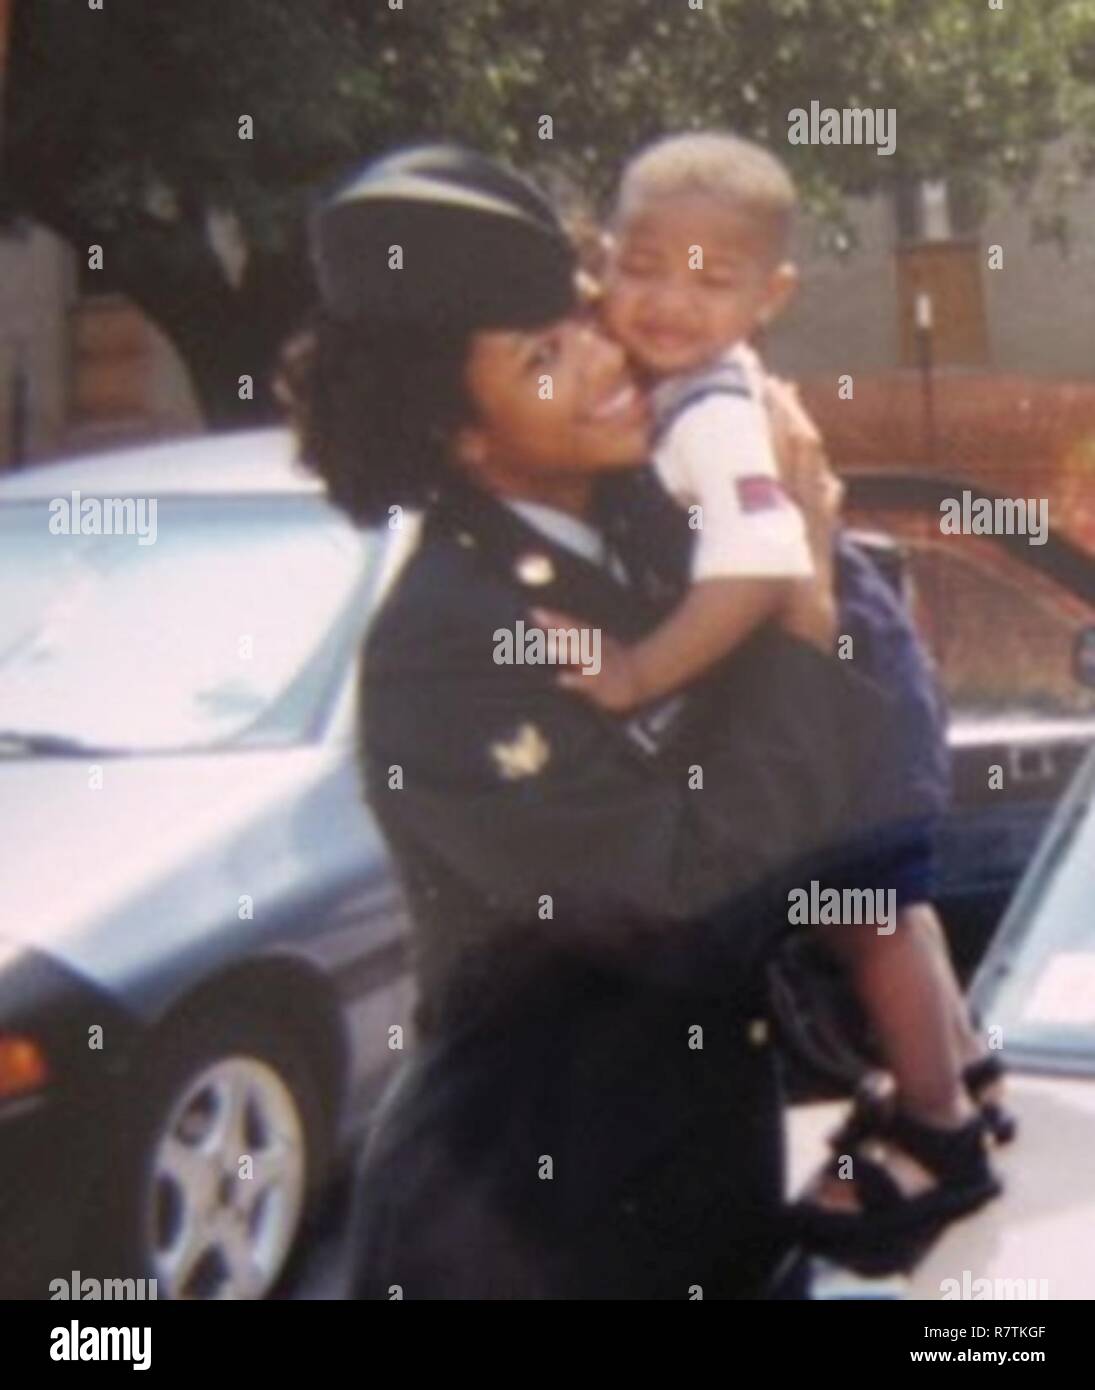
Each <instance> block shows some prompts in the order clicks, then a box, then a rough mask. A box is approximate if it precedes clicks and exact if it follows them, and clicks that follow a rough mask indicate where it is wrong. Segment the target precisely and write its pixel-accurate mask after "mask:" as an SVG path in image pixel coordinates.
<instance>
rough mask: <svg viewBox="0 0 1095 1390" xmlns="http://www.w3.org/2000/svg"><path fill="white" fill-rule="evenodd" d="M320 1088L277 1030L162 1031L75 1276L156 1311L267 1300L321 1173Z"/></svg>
mask: <svg viewBox="0 0 1095 1390" xmlns="http://www.w3.org/2000/svg"><path fill="white" fill-rule="evenodd" d="M318 1077H319V1069H318V1068H317V1067H315V1066H314V1065H313V1064H312V1062H311V1061H310V1059H309V1057H308V1056H307V1053H306V1050H305V1049H304V1047H302V1046H301V1045H300V1044H299V1042H298V1040H297V1039H296V1038H295V1037H294V1036H293V1035H292V1034H288V1033H287V1032H286V1030H285V1027H284V1025H283V1024H282V1025H277V1024H275V1023H274V1022H273V1021H272V1020H266V1019H256V1018H255V1017H254V1016H249V1017H247V1018H246V1019H244V1018H235V1019H233V1018H230V1017H229V1018H225V1017H224V1016H223V1015H222V1016H219V1017H217V1018H216V1019H209V1018H204V1019H201V1020H195V1019H191V1020H189V1021H187V1022H186V1023H185V1024H182V1025H176V1026H172V1027H169V1029H168V1030H167V1032H166V1033H164V1034H163V1035H161V1036H160V1037H159V1038H158V1039H157V1040H156V1041H155V1042H154V1044H153V1047H152V1049H151V1054H150V1060H149V1062H148V1063H147V1064H145V1065H142V1066H141V1067H140V1069H139V1073H138V1074H137V1075H136V1076H134V1078H133V1081H134V1084H133V1086H132V1087H131V1088H127V1089H128V1090H129V1099H128V1100H127V1102H126V1104H125V1107H124V1113H123V1114H122V1116H121V1117H120V1118H121V1122H120V1123H119V1124H118V1126H117V1129H116V1134H115V1137H114V1139H113V1141H112V1142H111V1143H110V1145H109V1148H110V1155H109V1158H108V1161H107V1163H106V1165H105V1168H104V1175H103V1180H102V1184H101V1194H100V1200H99V1201H97V1202H96V1203H95V1211H94V1214H93V1217H92V1220H91V1221H90V1223H89V1226H88V1230H87V1232H86V1233H85V1241H84V1246H85V1251H86V1252H87V1253H85V1255H84V1256H83V1263H82V1266H81V1267H82V1268H83V1269H85V1270H86V1269H88V1268H89V1267H90V1266H94V1267H95V1268H96V1269H98V1270H102V1274H101V1275H100V1277H101V1278H135V1279H140V1278H143V1279H145V1280H149V1279H155V1280H156V1292H155V1294H154V1295H152V1296H155V1297H158V1298H262V1297H265V1296H267V1295H268V1294H270V1293H271V1292H272V1291H274V1290H276V1289H277V1288H278V1287H279V1281H281V1280H282V1277H283V1275H284V1272H285V1270H286V1267H287V1265H288V1264H289V1261H290V1257H291V1255H292V1253H293V1249H294V1247H295V1246H296V1245H297V1244H298V1242H299V1238H300V1236H301V1234H302V1232H303V1231H304V1230H305V1228H306V1227H307V1225H308V1223H309V1221H310V1218H311V1216H312V1214H313V1212H314V1208H315V1204H316V1199H317V1196H318V1195H319V1193H320V1191H321V1190H322V1187H323V1184H324V1182H325V1179H326V1176H327V1173H328V1170H329V1166H330V1156H331V1132H332V1124H331V1118H330V1114H329V1111H328V1109H327V1107H325V1106H324V1104H323V1101H322V1095H321V1086H320V1084H319V1080H318ZM147 1287H148V1286H147V1285H146V1289H147Z"/></svg>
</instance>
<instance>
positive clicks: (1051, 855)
mask: <svg viewBox="0 0 1095 1390" xmlns="http://www.w3.org/2000/svg"><path fill="white" fill-rule="evenodd" d="M973 1002H974V1006H975V1008H976V1009H977V1011H978V1013H979V1014H980V1017H981V1021H982V1024H983V1025H984V1026H985V1027H986V1028H992V1027H998V1028H999V1029H1000V1030H1001V1034H1000V1036H1001V1041H1002V1043H1003V1046H1004V1048H1005V1050H1006V1051H1007V1052H1009V1053H1013V1054H1015V1055H1016V1056H1017V1057H1019V1058H1022V1059H1025V1060H1027V1061H1030V1062H1034V1063H1036V1064H1044V1065H1047V1066H1049V1067H1051V1068H1053V1069H1057V1068H1060V1069H1062V1070H1069V1071H1081V1072H1095V750H1093V751H1092V752H1091V753H1090V754H1089V755H1088V758H1087V760H1086V762H1085V763H1084V765H1083V767H1082V768H1081V769H1080V771H1079V772H1078V773H1077V776H1076V780H1075V782H1074V783H1073V786H1072V788H1071V790H1070V791H1069V793H1068V795H1067V796H1066V797H1065V799H1064V801H1063V803H1062V805H1061V806H1060V808H1059V809H1058V811H1057V814H1056V818H1055V820H1054V822H1053V824H1052V825H1051V826H1050V828H1049V830H1048V831H1047V833H1046V837H1045V839H1044V840H1043V842H1042V847H1041V849H1040V850H1039V852H1038V854H1037V856H1036V857H1035V859H1034V862H1033V863H1032V864H1031V867H1030V869H1029V870H1028V872H1027V875H1026V877H1025V878H1024V880H1023V882H1022V884H1021V885H1020V888H1019V890H1018V892H1017V893H1016V896H1015V898H1014V900H1013V902H1012V904H1011V906H1010V908H1009V909H1008V913H1007V916H1006V918H1005V920H1004V922H1003V923H1002V924H1001V927H1000V931H999V934H998V936H997V939H996V941H995V942H994V944H993V946H992V948H991V950H990V952H989V955H988V957H987V958H986V960H985V962H984V964H983V966H982V967H981V970H980V972H979V973H978V977H977V979H976V981H975V982H974V987H973Z"/></svg>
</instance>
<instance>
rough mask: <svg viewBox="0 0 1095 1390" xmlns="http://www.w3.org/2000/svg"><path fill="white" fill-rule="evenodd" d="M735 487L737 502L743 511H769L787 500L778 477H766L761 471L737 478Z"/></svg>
mask: <svg viewBox="0 0 1095 1390" xmlns="http://www.w3.org/2000/svg"><path fill="white" fill-rule="evenodd" d="M737 487H738V504H739V506H740V507H741V509H742V511H743V512H770V511H772V510H774V509H775V508H776V507H782V506H783V505H784V503H785V502H786V500H787V494H786V493H785V492H784V491H783V484H782V483H781V482H780V481H779V479H778V478H768V477H766V476H765V475H764V474H763V473H761V474H757V475H755V476H753V477H751V478H739V479H738V483H737Z"/></svg>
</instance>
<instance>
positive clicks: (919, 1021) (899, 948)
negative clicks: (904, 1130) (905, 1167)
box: [823, 905, 975, 1128]
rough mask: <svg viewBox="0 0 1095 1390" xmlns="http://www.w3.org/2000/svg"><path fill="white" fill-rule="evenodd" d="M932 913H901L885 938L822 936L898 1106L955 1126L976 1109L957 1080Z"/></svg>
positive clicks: (863, 931) (952, 988) (948, 993)
mask: <svg viewBox="0 0 1095 1390" xmlns="http://www.w3.org/2000/svg"><path fill="white" fill-rule="evenodd" d="M934 916H935V914H934V913H933V912H932V910H931V909H930V908H926V909H925V907H924V906H923V905H916V906H914V907H908V908H903V909H902V910H901V911H900V912H899V913H898V919H897V927H896V930H895V931H893V932H892V933H891V934H890V935H889V936H881V935H879V934H878V933H877V932H876V931H875V930H874V929H873V928H864V927H849V926H835V927H830V928H823V931H824V934H825V939H826V941H827V942H828V943H829V944H831V946H832V948H833V949H834V950H835V951H836V953H837V954H838V955H839V956H840V957H841V959H843V960H844V961H845V963H846V964H847V966H848V969H849V970H850V972H851V975H852V979H853V981H854V983H855V987H856V993H857V995H858V997H859V1000H860V1002H861V1003H862V1005H863V1008H864V1009H865V1011H866V1013H867V1016H868V1018H869V1020H870V1023H871V1026H872V1028H873V1029H874V1032H875V1035H876V1036H877V1038H878V1041H879V1043H880V1045H881V1047H882V1051H883V1055H884V1056H885V1059H886V1062H887V1064H888V1066H889V1068H890V1070H891V1071H892V1072H893V1075H894V1079H895V1081H896V1083H897V1089H898V1094H899V1096H900V1098H901V1105H902V1108H903V1109H904V1110H905V1111H906V1112H907V1113H908V1114H909V1115H911V1116H912V1117H913V1118H914V1119H917V1120H920V1121H922V1122H923V1123H925V1124H933V1125H938V1126H940V1127H943V1128H957V1127H958V1126H960V1125H962V1124H965V1123H966V1122H967V1121H968V1120H969V1119H970V1118H971V1117H972V1116H973V1114H974V1113H975V1111H974V1107H973V1104H972V1102H971V1101H970V1099H969V1097H968V1096H967V1094H966V1090H965V1086H964V1085H963V1082H962V1076H961V1069H962V1066H963V1065H964V1062H965V1060H966V1059H965V1057H964V1056H963V1054H962V1049H961V1046H960V1038H959V1030H958V1028H957V1026H956V1018H957V1007H958V1006H960V1005H961V995H960V994H959V992H958V987H957V982H956V981H955V979H954V974H953V971H952V970H951V969H950V963H949V960H947V959H946V958H945V957H944V955H943V953H942V952H941V950H940V947H939V942H938V941H937V939H936V938H935V936H934ZM967 1027H968V1025H967ZM971 1031H972V1030H971Z"/></svg>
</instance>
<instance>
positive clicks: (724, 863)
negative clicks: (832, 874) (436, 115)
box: [296, 147, 878, 1298]
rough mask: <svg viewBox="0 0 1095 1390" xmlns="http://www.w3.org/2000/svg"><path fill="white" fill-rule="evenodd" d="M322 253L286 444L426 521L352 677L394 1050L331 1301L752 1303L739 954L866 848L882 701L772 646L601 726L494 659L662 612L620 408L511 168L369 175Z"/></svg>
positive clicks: (766, 1219)
mask: <svg viewBox="0 0 1095 1390" xmlns="http://www.w3.org/2000/svg"><path fill="white" fill-rule="evenodd" d="M313 233H314V247H315V261H316V271H317V278H318V282H319V288H320V296H321V308H320V310H319V312H318V316H317V320H316V324H315V326H314V330H313V333H312V335H311V337H310V339H309V341H308V344H307V348H306V349H302V350H301V351H300V352H298V354H297V361H296V375H297V381H298V389H299V391H300V404H301V408H302V415H301V421H300V427H301V430H302V435H303V444H304V453H305V456H306V457H307V458H308V460H309V461H310V462H311V463H312V464H313V466H314V467H315V468H316V469H317V470H318V471H319V472H320V473H321V474H322V475H323V477H324V478H325V479H326V481H327V483H328V486H329V489H330V494H331V496H332V498H333V500H334V501H335V502H336V503H337V504H338V505H340V506H342V507H344V508H345V509H346V510H347V511H348V512H349V513H350V514H351V515H352V516H353V517H355V518H356V519H358V520H360V521H371V520H376V519H384V520H388V519H389V518H390V517H393V516H396V517H398V516H399V515H401V513H400V512H394V511H393V510H392V509H393V508H400V509H402V508H408V507H410V508H418V509H421V511H422V514H423V515H422V530H421V535H420V538H419V541H418V543H417V546H416V548H415V549H414V552H413V554H412V555H411V556H410V558H409V559H408V560H407V562H406V564H405V566H404V567H403V569H402V571H401V572H400V574H399V575H398V577H397V578H396V579H395V581H394V583H393V585H392V587H391V589H390V591H389V593H388V595H387V598H386V600H385V602H384V604H383V606H382V609H381V611H380V612H379V614H378V615H377V616H376V618H375V620H374V622H373V624H372V626H371V629H370V633H369V636H368V639H367V644H366V650H365V653H364V659H363V663H362V671H363V689H362V702H361V707H362V720H363V722H362V728H361V731H360V753H361V759H362V770H363V779H364V787H365V792H366V795H367V797H368V800H369V803H370V805H371V806H372V807H373V809H374V811H375V813H376V815H377V816H378V818H379V821H380V823H381V825H382V827H383V829H384V831H385V834H386V836H387V838H388V840H389V843H390V845H391V848H392V850H393V852H394V855H395V858H396V861H397V865H398V868H399V870H400V873H401V876H402V878H403V881H404V883H405V886H406V890H407V893H408V896H409V902H410V906H411V909H412V917H413V922H414V940H413V948H414V964H415V970H416V980H417V986H418V996H419V1005H418V1013H417V1026H418V1032H419V1037H418V1039H417V1040H416V1045H415V1047H414V1049H413V1052H412V1056H411V1058H410V1060H409V1061H408V1062H407V1063H405V1064H404V1066H403V1069H402V1071H401V1073H400V1075H399V1076H398V1078H397V1080H396V1082H395V1084H394V1085H393V1087H392V1088H391V1090H390V1092H389V1094H388V1095H387V1096H386V1097H385V1100H384V1102H383V1103H382V1106H381V1107H380V1111H379V1113H378V1115H377V1117H376V1121H375V1124H374V1126H373V1133H372V1137H371V1140H370V1143H369V1146H368V1148H367V1151H366V1153H365V1156H364V1159H363V1161H362V1164H361V1167H360V1171H359V1173H358V1178H357V1200H356V1208H355V1216H354V1228H353V1269H354V1273H353V1293H354V1294H355V1295H356V1296H359V1297H378V1298H391V1297H407V1298H423V1297H425V1298H431V1297H432V1298H450V1297H452V1298H474V1297H487V1298H494V1297H511V1298H513V1297H517V1298H538V1297H580V1298H616V1297H644V1298H645V1297H677V1298H688V1297H697V1296H701V1295H702V1296H706V1297H752V1296H757V1295H759V1294H760V1293H761V1292H762V1291H763V1290H765V1288H766V1287H768V1281H769V1280H770V1278H771V1276H772V1273H773V1270H774V1269H775V1267H776V1265H777V1263H778V1260H779V1258H780V1255H781V1253H782V1250H783V1246H784V1240H785V1237H784V1233H783V1231H782V1229H781V1224H780V1219H781V1218H780V1212H781V1201H782V1191H781V1188H782V1180H783V1167H782V1153H781V1120H780V1094H779V1089H778V1083H777V1076H776V1071H775V1066H774V1062H773V1056H772V1050H771V1047H770V1045H769V1037H768V1030H767V1019H766V1008H767V1004H766V992H765V987H764V964H765V961H766V959H767V957H768V955H769V953H770V951H771V949H772V944H773V942H774V941H775V940H777V939H778V937H779V935H780V933H781V931H782V930H785V929H786V922H787V906H786V904H787V891H788V885H789V884H793V883H795V882H801V881H802V877H803V873H804V872H806V873H808V872H809V870H808V869H804V866H805V865H810V864H813V863H815V862H820V858H821V857H822V856H823V855H824V853H825V852H826V850H827V847H830V846H832V845H834V844H836V843H839V842H840V841H841V839H842V838H843V837H845V836H847V835H850V834H852V833H854V821H855V816H856V807H857V802H858V800H859V790H860V789H861V788H862V787H863V785H864V780H863V779H864V777H865V775H866V771H865V767H864V765H863V764H862V763H861V762H860V761H859V759H860V758H862V759H863V760H864V761H869V759H870V748H871V730H872V728H873V727H875V720H876V716H877V714H878V709H877V696H876V694H875V692H874V691H873V690H872V689H870V688H868V687H867V686H865V685H864V684H863V683H862V682H860V681H859V680H858V678H857V677H855V676H854V675H852V674H850V673H849V672H848V671H847V670H846V669H845V668H844V667H843V666H842V665H841V664H840V663H838V662H836V661H834V660H832V659H830V658H828V657H826V656H824V655H822V654H821V652H819V651H818V650H817V649H816V648H815V647H814V646H812V645H810V643H809V642H806V641H803V640H800V639H797V638H793V637H790V636H785V635H783V634H781V633H778V632H767V633H764V634H761V635H760V636H758V637H757V638H755V639H754V640H753V642H752V643H750V645H749V647H748V648H747V649H745V650H744V651H743V652H741V653H739V654H738V655H736V656H735V657H734V658H733V659H732V660H731V661H729V662H727V663H725V664H724V666H723V667H722V668H720V669H719V670H718V671H717V672H715V673H712V674H711V675H709V676H707V677H705V678H704V679H703V680H702V681H700V682H699V683H697V685H696V686H695V687H693V688H692V689H690V690H689V691H687V692H686V693H685V694H684V695H683V696H678V697H675V698H674V699H673V700H671V701H669V702H667V703H666V704H664V705H662V706H659V707H656V708H654V709H647V710H643V711H640V713H639V715H638V716H637V717H635V718H632V719H626V720H624V719H617V718H615V717H612V716H609V715H607V714H605V713H603V712H600V711H598V710H597V709H596V708H595V707H594V706H593V705H592V704H590V703H589V702H587V701H585V700H579V699H577V698H575V697H574V696H573V695H571V694H569V693H568V692H566V691H564V690H562V689H561V688H560V686H559V684H558V676H559V671H558V669H557V668H555V667H553V666H551V665H535V664H528V663H522V664H512V665H506V664H499V663H497V662H496V660H495V653H496V650H497V648H498V642H497V640H496V639H497V634H498V633H499V632H500V631H501V632H506V631H508V632H515V631H516V630H517V624H518V623H519V622H524V623H526V624H527V623H529V622H530V621H531V617H530V614H531V612H532V610H534V609H535V608H537V607H539V606H541V605H542V606H544V607H547V608H550V609H553V610H560V611H564V612H573V613H576V614H580V615H581V616H582V618H583V619H584V620H586V621H587V622H588V623H590V624H591V625H593V626H594V627H595V628H596V629H597V630H598V632H599V633H601V634H603V637H604V640H606V641H610V640H612V639H613V638H616V639H623V640H633V639H634V638H636V637H637V636H639V635H640V634H642V633H643V632H644V631H646V630H648V629H649V628H650V627H651V626H652V625H653V624H654V623H655V622H656V621H657V620H658V618H659V617H660V616H661V615H662V614H663V613H664V612H665V611H666V609H667V607H668V606H669V605H670V604H671V603H672V602H673V600H674V598H675V596H676V594H677V592H678V587H677V586H678V583H679V580H680V577H681V576H683V573H684V565H683V559H684V554H685V547H686V545H687V535H686V534H681V531H680V528H681V526H682V525H683V523H681V522H680V521H679V519H678V520H676V521H672V520H670V519H669V514H670V513H672V515H673V516H674V517H676V516H677V513H676V509H675V508H671V507H669V505H668V504H666V506H665V508H664V513H665V514H664V515H660V516H659V518H658V525H659V526H664V527H667V528H672V527H674V526H675V527H676V528H677V530H675V531H674V530H668V531H666V530H662V531H660V532H659V534H662V535H667V536H669V537H670V538H671V539H670V541H667V543H666V546H665V549H664V553H663V554H661V555H658V556H653V555H651V554H650V553H649V552H648V551H647V552H646V553H644V548H643V546H642V545H641V543H640V542H641V539H642V537H644V536H646V535H648V534H650V532H649V530H648V528H647V526H646V518H647V517H648V516H649V515H650V514H651V513H652V512H654V511H658V509H659V506H660V502H659V497H658V495H657V493H656V490H655V489H653V488H652V487H651V485H650V477H649V474H648V473H647V472H646V471H645V470H644V469H643V468H642V467H641V466H640V465H641V463H642V461H643V459H644V457H645V454H646V449H647V444H648V423H649V422H648V418H647V414H646V409H645V405H644V403H643V401H642V399H641V397H640V396H639V394H638V393H637V392H636V391H635V388H634V386H633V385H632V383H631V381H630V378H629V376H628V373H627V370H626V366H625V363H624V360H623V357H622V355H621V353H620V351H619V349H618V348H616V347H615V346H614V345H613V344H612V343H610V342H609V341H608V340H607V339H605V338H604V337H602V336H601V335H600V334H599V333H598V332H597V331H596V329H595V328H594V326H593V325H592V324H591V323H590V322H588V321H586V319H585V318H583V316H582V314H581V313H580V311H579V306H578V305H577V303H576V300H575V292H574V269H575V268H574V257H573V253H572V250H571V247H570V244H569V242H568V240H567V238H566V236H565V235H564V233H563V231H562V229H561V228H560V226H559V224H558V222H557V220H556V218H555V216H554V214H553V212H552V210H551V208H550V207H549V206H548V204H547V203H546V202H545V201H544V199H543V198H542V197H541V196H540V194H539V193H538V192H537V191H536V190H535V189H534V188H533V187H532V186H531V185H529V184H527V183H526V182H525V181H524V180H522V179H520V178H518V177H517V176H515V175H513V174H511V173H509V172H508V171H505V170H503V169H502V168H500V167H499V166H497V165H495V164H493V163H491V162H489V161H487V160H485V159H483V158H481V157H479V156H477V155H473V154H470V153H468V152H465V151H458V150H453V149H451V148H448V147H444V148H442V147H428V148H420V149H415V150H411V151H404V152H401V153H399V154H396V155H394V156H389V157H388V158H386V159H384V160H381V161H379V162H377V163H374V164H372V165H370V166H368V167H367V168H366V169H365V170H364V171H362V172H360V173H359V174H358V175H357V176H355V178H354V179H352V180H351V181H349V182H348V183H347V184H345V185H343V186H342V187H340V188H339V189H338V190H337V191H336V192H335V193H334V194H333V195H332V196H330V197H328V198H327V199H325V200H324V202H323V204H322V205H321V206H320V208H319V209H318V211H317V214H316V216H315V219H314V223H313ZM678 542H679V544H678ZM828 599H829V596H828V595H826V594H825V593H823V592H821V591H820V590H819V591H817V592H814V593H813V594H812V595H807V596H806V610H807V612H813V613H814V614H815V616H816V620H817V622H818V624H819V627H820V635H821V642H820V645H822V646H824V645H825V643H826V642H827V641H830V640H831V636H832V633H831V628H830V629H826V617H825V615H826V614H827V612H828V611H829V602H828ZM811 604H812V607H811ZM853 731H854V736H853ZM853 749H854V750H858V752H857V753H856V755H855V756H852V753H851V750H853Z"/></svg>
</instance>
